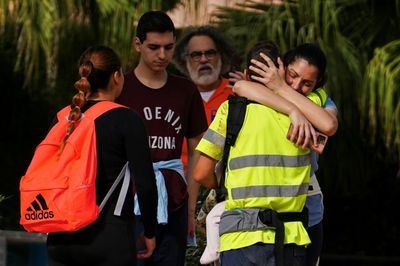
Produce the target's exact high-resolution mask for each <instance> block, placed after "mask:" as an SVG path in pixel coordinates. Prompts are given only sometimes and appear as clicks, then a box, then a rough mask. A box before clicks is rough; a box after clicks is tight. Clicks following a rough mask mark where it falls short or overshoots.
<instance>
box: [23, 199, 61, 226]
mask: <svg viewBox="0 0 400 266" xmlns="http://www.w3.org/2000/svg"><path fill="white" fill-rule="evenodd" d="M26 211H27V212H28V213H25V219H26V220H45V219H51V218H54V213H53V211H50V210H49V207H47V203H46V200H45V199H44V198H43V196H42V194H40V193H39V194H38V195H37V196H36V199H35V200H34V201H32V203H31V206H29V207H28V208H27V209H26Z"/></svg>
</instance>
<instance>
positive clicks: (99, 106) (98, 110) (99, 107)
mask: <svg viewBox="0 0 400 266" xmlns="http://www.w3.org/2000/svg"><path fill="white" fill-rule="evenodd" d="M118 107H125V108H127V107H126V106H124V105H121V104H118V103H115V102H111V101H101V102H98V103H96V104H94V105H93V106H91V107H90V108H89V109H87V110H86V112H84V113H83V115H84V116H88V117H90V118H92V119H93V120H94V119H96V118H97V117H99V116H100V115H102V114H104V113H105V112H107V111H109V110H111V109H114V108H118ZM70 111H71V105H68V106H66V107H64V108H63V109H61V110H60V111H59V112H58V113H57V118H58V121H62V120H63V119H67V117H68V115H69V112H70Z"/></svg>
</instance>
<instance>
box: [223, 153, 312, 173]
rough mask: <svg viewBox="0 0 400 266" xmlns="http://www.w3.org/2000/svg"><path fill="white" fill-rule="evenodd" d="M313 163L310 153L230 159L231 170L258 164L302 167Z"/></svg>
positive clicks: (248, 156)
mask: <svg viewBox="0 0 400 266" xmlns="http://www.w3.org/2000/svg"><path fill="white" fill-rule="evenodd" d="M310 163H311V158H310V155H309V154H304V155H296V156H287V155H264V154H262V155H247V156H241V157H236V158H232V159H231V160H230V161H229V168H230V170H236V169H240V168H245V167H257V166H282V167H301V166H307V165H309V164H310Z"/></svg>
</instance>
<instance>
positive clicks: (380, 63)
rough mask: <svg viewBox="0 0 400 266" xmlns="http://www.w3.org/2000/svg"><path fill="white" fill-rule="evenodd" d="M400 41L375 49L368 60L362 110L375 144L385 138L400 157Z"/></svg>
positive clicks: (389, 147)
mask: <svg viewBox="0 0 400 266" xmlns="http://www.w3.org/2000/svg"><path fill="white" fill-rule="evenodd" d="M399 54H400V40H396V41H392V42H390V43H388V44H386V45H385V46H383V47H379V48H376V49H375V53H374V57H373V58H372V60H371V61H370V62H369V63H368V66H367V71H366V75H365V79H364V85H363V88H364V93H363V94H361V95H360V97H361V99H360V100H361V112H363V113H366V114H367V115H368V120H367V122H366V123H367V125H368V126H369V128H370V130H371V131H370V138H371V140H372V143H375V142H376V139H377V138H378V137H382V138H383V141H384V143H385V145H386V147H387V149H388V150H391V151H393V152H397V153H398V156H399V158H400V123H399V121H400V101H399V99H400V87H399V84H400V57H399ZM399 174H400V172H399Z"/></svg>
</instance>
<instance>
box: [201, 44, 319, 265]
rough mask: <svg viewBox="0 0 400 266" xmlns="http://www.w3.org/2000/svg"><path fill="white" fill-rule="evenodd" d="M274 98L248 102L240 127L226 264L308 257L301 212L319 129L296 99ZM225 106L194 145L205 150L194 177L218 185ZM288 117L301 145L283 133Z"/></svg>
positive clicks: (231, 168) (227, 215)
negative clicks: (299, 133)
mask: <svg viewBox="0 0 400 266" xmlns="http://www.w3.org/2000/svg"><path fill="white" fill-rule="evenodd" d="M267 48H268V49H269V51H270V52H271V51H272V55H275V57H276V56H277V55H278V54H279V52H278V50H277V48H276V46H274V45H273V44H271V43H270V44H269V47H267ZM268 49H267V50H268ZM270 57H272V56H271V53H270ZM271 102H273V104H271V105H272V107H274V108H276V109H277V110H279V111H280V112H278V111H275V110H273V109H271V108H269V107H266V106H262V105H259V104H256V103H250V104H248V105H247V110H246V116H245V120H244V123H243V126H242V129H241V131H240V133H239V135H238V137H237V141H236V144H235V145H234V146H232V147H231V150H230V155H229V157H228V167H227V170H226V180H225V186H226V188H227V192H228V194H227V199H226V202H225V212H224V213H223V215H222V217H221V222H220V236H221V238H220V242H221V248H220V251H221V252H222V253H221V262H222V265H247V264H249V263H250V261H251V262H252V263H255V264H256V265H283V262H284V263H285V265H302V263H304V254H305V249H304V247H305V245H307V244H309V243H310V240H309V238H308V235H307V232H306V230H305V228H304V224H306V221H305V219H304V217H306V215H304V212H303V207H304V203H305V198H306V194H307V188H308V182H309V178H310V150H309V149H308V148H307V146H308V143H309V141H310V139H309V137H310V135H312V134H315V132H313V129H312V126H311V124H310V123H309V122H308V121H307V120H306V119H305V118H304V116H303V115H302V114H301V112H300V111H299V110H298V109H297V107H296V106H294V105H293V104H291V103H290V102H288V101H286V100H284V99H283V98H281V97H280V96H278V95H274V94H273V93H271ZM274 104H275V106H273V105H274ZM228 108H229V107H228V102H225V103H224V104H223V105H222V106H221V107H220V108H219V110H218V112H217V115H216V117H215V119H214V121H213V123H212V124H211V125H210V128H209V129H208V131H207V132H206V134H205V135H204V137H203V139H202V140H201V142H200V144H199V146H198V147H197V150H199V151H200V152H201V153H202V155H201V157H200V159H199V161H198V163H197V165H196V168H195V175H194V178H195V179H196V180H197V181H198V182H200V183H201V184H203V185H205V186H207V187H216V186H217V180H216V178H215V177H214V167H215V164H216V162H217V161H218V160H220V159H221V158H222V153H223V148H224V143H225V137H226V121H227V116H228ZM281 112H282V113H288V114H289V117H290V119H289V117H288V116H286V115H284V114H282V113H281ZM291 120H292V123H293V124H296V126H297V130H299V129H300V130H302V135H304V136H308V138H303V139H298V142H297V144H301V146H303V147H299V146H296V145H295V144H293V143H292V142H290V141H289V140H287V139H286V135H287V131H288V128H289V125H290V123H291ZM283 244H285V245H283ZM283 258H284V260H283Z"/></svg>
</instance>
